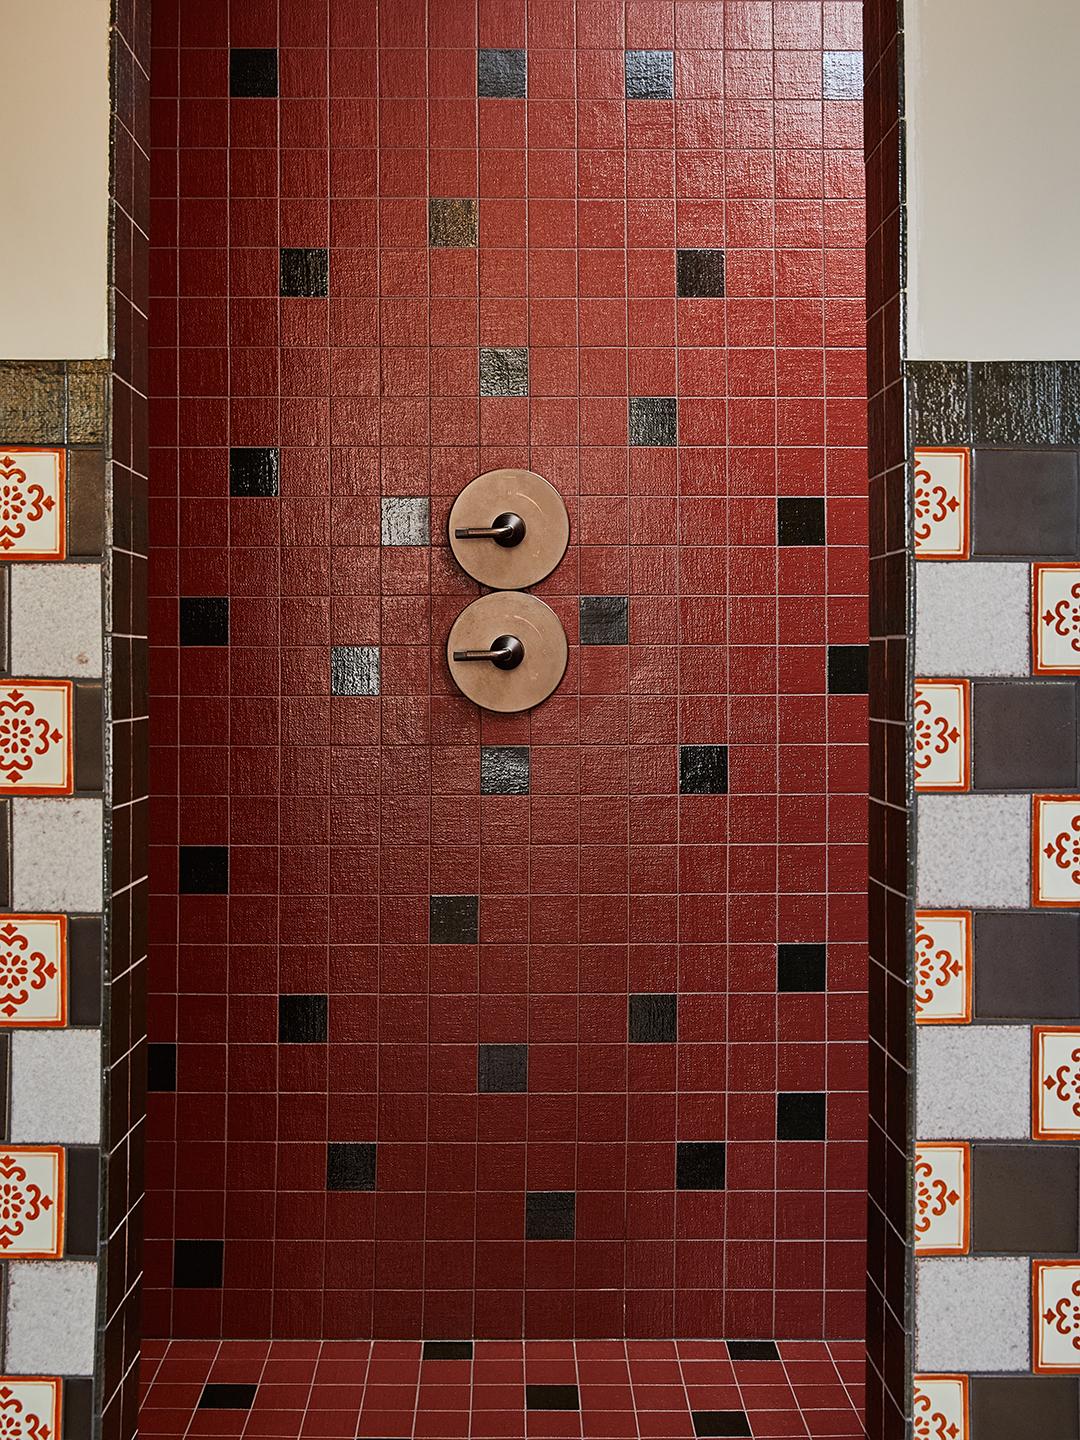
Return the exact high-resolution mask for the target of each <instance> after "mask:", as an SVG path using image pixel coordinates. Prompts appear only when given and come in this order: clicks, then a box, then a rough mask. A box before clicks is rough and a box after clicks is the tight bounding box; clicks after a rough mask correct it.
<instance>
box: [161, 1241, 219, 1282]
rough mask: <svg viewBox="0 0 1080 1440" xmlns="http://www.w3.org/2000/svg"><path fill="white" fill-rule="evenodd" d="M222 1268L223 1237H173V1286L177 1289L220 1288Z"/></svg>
mask: <svg viewBox="0 0 1080 1440" xmlns="http://www.w3.org/2000/svg"><path fill="white" fill-rule="evenodd" d="M224 1269H225V1242H224V1241H223V1240H174V1241H173V1285H174V1287H175V1288H176V1289H177V1290H220V1289H221V1277H222V1274H223V1273H224Z"/></svg>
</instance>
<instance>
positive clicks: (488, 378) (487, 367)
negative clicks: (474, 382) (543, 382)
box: [480, 347, 529, 395]
mask: <svg viewBox="0 0 1080 1440" xmlns="http://www.w3.org/2000/svg"><path fill="white" fill-rule="evenodd" d="M528 393H529V352H528V350H526V349H524V348H522V347H517V348H510V349H502V350H497V349H484V348H482V349H481V351H480V394H481V395H528Z"/></svg>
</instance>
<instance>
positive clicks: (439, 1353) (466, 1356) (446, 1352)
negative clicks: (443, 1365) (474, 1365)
mask: <svg viewBox="0 0 1080 1440" xmlns="http://www.w3.org/2000/svg"><path fill="white" fill-rule="evenodd" d="M421 1358H422V1359H424V1360H471V1359H472V1358H473V1342H472V1341H471V1340H425V1341H424V1350H423V1355H422V1357H421Z"/></svg>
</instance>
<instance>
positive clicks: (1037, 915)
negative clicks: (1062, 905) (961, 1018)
mask: <svg viewBox="0 0 1080 1440" xmlns="http://www.w3.org/2000/svg"><path fill="white" fill-rule="evenodd" d="M974 930H975V937H974V963H973V965H972V973H973V975H974V979H975V997H974V998H975V1015H976V1017H977V1018H978V1019H981V1020H1046V1021H1054V1020H1073V1019H1076V1018H1077V1017H1078V1016H1080V960H1078V956H1080V915H1078V914H1077V913H1076V911H1073V910H1062V911H1058V912H1054V913H1047V912H1046V911H1038V910H980V911H978V912H976V915H975V925H974Z"/></svg>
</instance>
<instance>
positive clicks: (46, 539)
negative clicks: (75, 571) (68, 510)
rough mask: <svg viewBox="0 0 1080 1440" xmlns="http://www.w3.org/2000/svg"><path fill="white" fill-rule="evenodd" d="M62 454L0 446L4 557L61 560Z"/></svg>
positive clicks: (0, 524) (0, 536)
mask: <svg viewBox="0 0 1080 1440" xmlns="http://www.w3.org/2000/svg"><path fill="white" fill-rule="evenodd" d="M65 458H66V457H65V452H64V451H63V450H53V449H41V448H37V447H33V448H30V447H19V448H16V449H14V450H11V449H8V450H0V553H2V554H3V557H4V559H5V560H63V558H64V555H65V553H66V544H65V541H66V527H65V521H66V515H65V509H64V481H65Z"/></svg>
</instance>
